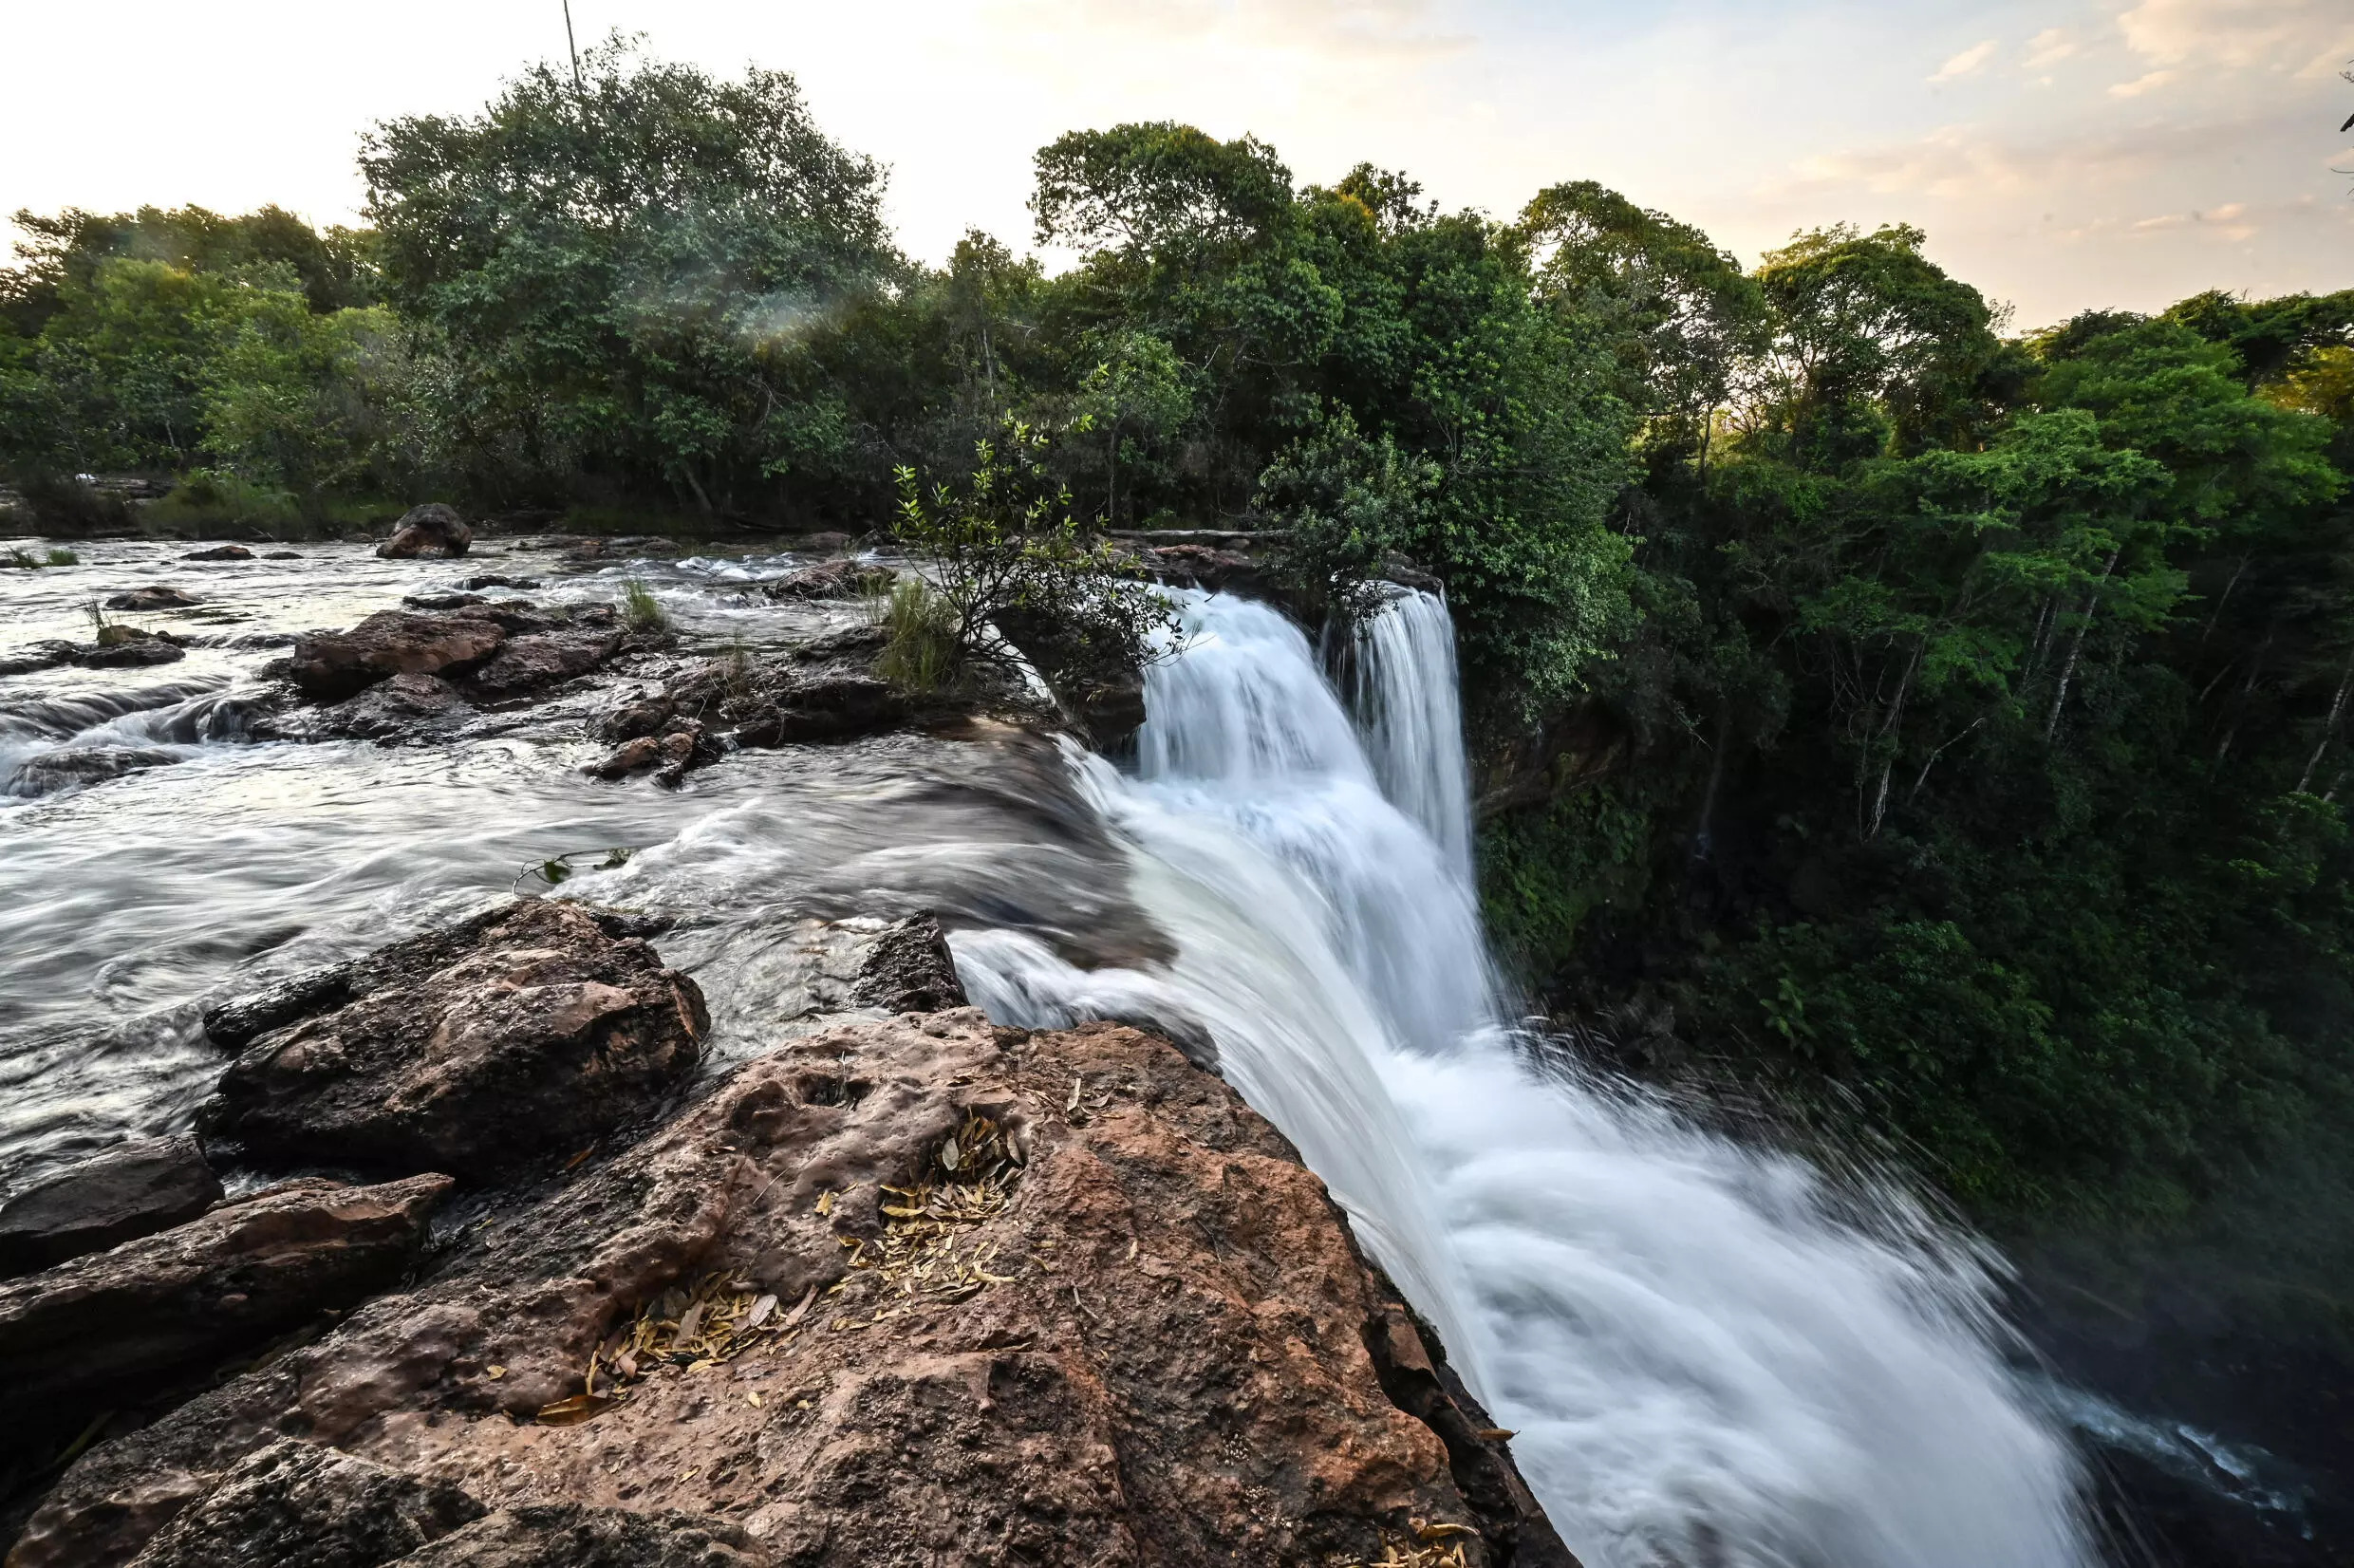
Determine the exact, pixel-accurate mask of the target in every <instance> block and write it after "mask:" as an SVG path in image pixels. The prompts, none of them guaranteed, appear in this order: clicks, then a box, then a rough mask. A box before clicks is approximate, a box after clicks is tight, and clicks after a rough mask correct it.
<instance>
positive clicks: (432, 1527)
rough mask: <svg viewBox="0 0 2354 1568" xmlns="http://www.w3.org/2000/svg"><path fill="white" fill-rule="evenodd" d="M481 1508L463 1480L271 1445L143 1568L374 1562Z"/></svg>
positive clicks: (168, 1536) (161, 1540) (182, 1519)
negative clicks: (431, 1478)
mask: <svg viewBox="0 0 2354 1568" xmlns="http://www.w3.org/2000/svg"><path fill="white" fill-rule="evenodd" d="M482 1513H483V1508H482V1504H480V1503H476V1501H475V1500H474V1499H472V1498H470V1497H468V1496H467V1495H466V1494H465V1493H463V1492H461V1491H459V1490H458V1488H457V1487H455V1486H452V1485H448V1484H437V1483H433V1482H425V1481H418V1480H415V1479H413V1478H412V1477H409V1476H404V1475H402V1474H400V1473H399V1472H398V1471H395V1470H387V1469H385V1468H384V1467H383V1465H371V1464H369V1463H368V1462H367V1461H366V1460H364V1459H357V1458H354V1457H353V1456H352V1455H350V1454H346V1453H338V1452H337V1451H336V1450H335V1449H333V1448H323V1447H319V1446H318V1445H316V1444H311V1443H296V1442H292V1441H287V1442H280V1443H272V1444H271V1445H270V1446H269V1447H266V1448H262V1449H259V1450H258V1451H256V1452H255V1453H254V1454H253V1455H252V1457H250V1458H248V1459H247V1460H246V1461H245V1462H244V1463H243V1464H240V1465H237V1466H236V1467H235V1468H234V1469H233V1470H231V1471H230V1472H229V1473H228V1474H227V1475H225V1476H223V1477H222V1478H221V1480H220V1483H219V1484H217V1485H215V1487H214V1488H213V1489H212V1490H211V1491H209V1492H207V1493H206V1494H205V1495H204V1496H203V1497H202V1498H201V1499H199V1500H197V1501H196V1503H194V1504H192V1505H191V1506H189V1507H188V1508H187V1509H186V1510H184V1511H183V1512H182V1513H181V1514H180V1515H179V1516H178V1517H177V1518H176V1519H174V1520H173V1521H172V1522H171V1523H170V1524H169V1525H167V1526H165V1527H164V1529H163V1531H162V1533H161V1534H159V1535H158V1536H157V1537H156V1539H155V1540H152V1541H150V1542H148V1544H147V1548H146V1550H144V1551H142V1552H140V1555H139V1557H138V1559H136V1568H218V1565H219V1564H222V1563H230V1562H244V1563H254V1564H261V1563H271V1564H283V1565H288V1568H291V1565H293V1564H301V1565H303V1568H375V1565H376V1564H379V1563H386V1562H393V1561H398V1560H403V1559H406V1558H407V1557H408V1555H409V1554H410V1553H411V1552H414V1551H415V1550H417V1548H419V1547H420V1546H423V1545H425V1544H426V1543H427V1542H429V1541H435V1540H440V1539H441V1538H442V1537H443V1536H446V1535H448V1534H449V1533H450V1532H451V1531H453V1530H456V1529H458V1528H459V1527H460V1526H463V1525H466V1524H471V1523H472V1522H474V1521H476V1520H477V1519H480V1518H481V1517H482ZM461 1560H462V1559H461Z"/></svg>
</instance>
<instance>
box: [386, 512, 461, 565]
mask: <svg viewBox="0 0 2354 1568" xmlns="http://www.w3.org/2000/svg"><path fill="white" fill-rule="evenodd" d="M473 544H474V530H473V529H471V528H469V527H467V526H466V522H465V519H463V518H461V517H460V516H458V513H457V512H456V511H455V510H454V509H452V508H450V507H447V506H444V505H442V504H441V503H440V502H439V501H427V502H426V503H425V504H424V505H422V506H413V507H411V508H409V509H408V511H407V512H405V513H402V516H401V520H400V522H398V523H397V524H395V525H394V526H393V531H392V537H391V538H389V539H387V540H385V541H384V542H383V544H381V545H378V546H377V547H376V553H377V554H378V555H380V556H382V557H383V558H385V559H387V560H394V561H405V560H411V559H414V558H416V557H417V556H420V555H463V554H465V553H466V551H467V550H468V548H469V547H471V546H472V545H473Z"/></svg>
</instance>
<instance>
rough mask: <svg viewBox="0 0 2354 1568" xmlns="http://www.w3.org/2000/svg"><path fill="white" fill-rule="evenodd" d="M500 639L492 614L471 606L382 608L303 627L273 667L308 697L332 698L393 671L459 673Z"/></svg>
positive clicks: (488, 653) (504, 638) (500, 629)
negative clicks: (316, 627) (349, 620)
mask: <svg viewBox="0 0 2354 1568" xmlns="http://www.w3.org/2000/svg"><path fill="white" fill-rule="evenodd" d="M506 641H507V628H506V627H505V626H504V625H500V624H499V621H498V619H497V618H496V617H495V616H493V615H489V614H486V613H483V612H482V611H480V610H477V609H464V610H455V611H450V612H447V613H419V612H411V611H407V610H397V609H382V610H378V611H377V612H376V613H375V614H373V615H371V616H369V617H368V618H367V619H365V620H364V621H362V622H361V623H360V624H359V625H355V626H352V627H351V628H349V629H348V630H346V631H311V632H305V633H303V634H302V635H301V636H299V637H297V638H295V639H294V649H293V652H292V653H291V654H290V655H289V656H288V658H286V659H285V660H284V661H282V662H281V663H278V664H277V665H276V666H274V667H273V673H275V674H279V675H283V676H284V677H285V678H286V679H288V680H289V681H292V682H293V683H294V684H295V686H296V687H297V688H298V689H299V690H300V691H301V692H302V694H303V695H304V696H305V697H308V698H309V699H310V700H313V701H317V702H338V701H341V700H344V699H345V698H346V697H350V696H353V695H354V694H356V693H357V692H359V691H360V690H361V689H363V688H364V687H366V686H371V685H374V684H375V683H376V682H377V681H384V680H389V679H390V678H391V677H393V676H396V675H444V676H446V675H453V674H458V673H462V672H464V671H465V670H468V669H471V668H472V667H474V666H475V665H476V664H478V663H482V662H483V661H484V660H486V659H488V658H490V656H491V655H492V654H494V653H496V652H497V651H498V649H499V645H500V644H503V643H505V642H506Z"/></svg>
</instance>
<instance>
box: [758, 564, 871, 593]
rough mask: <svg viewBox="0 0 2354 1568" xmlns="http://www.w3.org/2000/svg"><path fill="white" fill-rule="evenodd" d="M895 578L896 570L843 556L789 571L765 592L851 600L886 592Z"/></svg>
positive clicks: (769, 585)
mask: <svg viewBox="0 0 2354 1568" xmlns="http://www.w3.org/2000/svg"><path fill="white" fill-rule="evenodd" d="M898 580H899V573H897V572H895V571H893V570H892V569H890V568H888V567H882V566H873V565H870V564H869V563H868V562H865V561H860V560H855V559H851V558H849V557H845V558H843V559H841V560H838V561H826V562H822V563H820V564H819V565H817V566H813V567H803V568H802V569H800V570H798V571H795V572H789V573H787V574H786V575H785V576H782V577H779V578H777V579H776V581H775V582H773V583H770V584H768V585H767V586H766V588H765V591H766V592H767V594H768V596H769V597H770V598H772V599H854V598H856V597H857V596H858V595H860V594H862V593H879V592H883V591H886V590H887V589H888V588H890V586H891V585H892V584H893V583H895V582H897V581H898Z"/></svg>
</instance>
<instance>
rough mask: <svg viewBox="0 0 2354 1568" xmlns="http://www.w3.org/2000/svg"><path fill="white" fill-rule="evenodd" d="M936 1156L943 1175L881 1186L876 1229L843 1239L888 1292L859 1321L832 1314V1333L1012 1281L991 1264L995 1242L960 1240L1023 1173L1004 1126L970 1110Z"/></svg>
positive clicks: (856, 1265)
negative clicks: (880, 1218)
mask: <svg viewBox="0 0 2354 1568" xmlns="http://www.w3.org/2000/svg"><path fill="white" fill-rule="evenodd" d="M933 1163H934V1164H935V1165H936V1166H937V1167H939V1169H940V1171H941V1173H942V1175H943V1177H945V1178H946V1179H945V1180H929V1181H925V1182H922V1183H919V1184H918V1185H915V1186H912V1187H896V1186H886V1187H885V1188H884V1189H883V1192H884V1195H885V1198H886V1200H887V1201H886V1202H885V1203H884V1204H883V1234H882V1235H881V1236H879V1237H875V1238H873V1239H871V1240H862V1239H859V1238H856V1237H848V1236H846V1237H844V1238H842V1244H843V1245H845V1246H847V1247H849V1248H850V1267H851V1269H853V1270H855V1271H858V1276H859V1277H862V1278H864V1279H871V1280H873V1281H874V1282H875V1283H876V1284H878V1285H880V1286H881V1287H882V1288H883V1291H884V1293H885V1294H886V1295H887V1297H892V1298H893V1299H890V1300H887V1301H886V1302H885V1303H884V1304H882V1305H879V1306H877V1307H876V1308H875V1310H874V1312H873V1313H872V1314H871V1316H867V1317H866V1318H864V1319H863V1320H862V1319H860V1318H856V1317H851V1316H847V1315H846V1316H837V1317H835V1318H834V1319H833V1321H832V1328H833V1331H834V1332H835V1333H836V1334H848V1333H852V1332H855V1331H856V1330H859V1329H865V1328H871V1327H873V1326H874V1325H875V1324H877V1323H881V1322H884V1321H886V1320H887V1319H889V1318H892V1317H897V1316H902V1315H904V1314H906V1313H907V1312H911V1311H914V1310H915V1309H916V1308H918V1307H920V1306H924V1305H927V1304H932V1303H942V1302H952V1301H962V1300H966V1299H968V1298H969V1297H974V1296H977V1295H979V1294H980V1293H981V1291H982V1290H983V1289H985V1288H986V1287H987V1286H990V1285H1002V1284H1010V1283H1012V1277H1011V1276H1010V1275H1004V1274H998V1273H993V1272H992V1271H991V1270H990V1268H989V1265H990V1264H991V1263H992V1262H994V1261H995V1260H996V1259H997V1256H998V1246H997V1243H996V1242H994V1241H981V1242H978V1243H976V1244H974V1245H973V1246H972V1247H971V1248H970V1250H965V1246H964V1243H965V1241H966V1239H967V1237H968V1236H969V1234H970V1232H971V1231H972V1229H973V1227H975V1226H977V1225H979V1224H980V1223H981V1222H983V1221H985V1220H988V1219H991V1218H993V1217H994V1216H996V1215H998V1214H1000V1213H1001V1212H1002V1211H1003V1210H1004V1208H1005V1205H1006V1204H1008V1203H1010V1202H1011V1201H1012V1198H1013V1190H1014V1187H1015V1185H1016V1184H1017V1183H1018V1182H1019V1180H1020V1178H1021V1162H1020V1159H1019V1157H1018V1154H1017V1152H1016V1150H1015V1148H1013V1146H1012V1145H1011V1144H1010V1143H1009V1142H1008V1140H1007V1138H1006V1135H1005V1130H1004V1129H1003V1128H1001V1127H1000V1126H999V1125H998V1124H997V1123H996V1122H995V1121H993V1120H991V1119H990V1118H989V1117H986V1116H983V1115H981V1114H980V1113H979V1112H978V1111H967V1112H966V1113H965V1117H964V1121H963V1123H962V1125H961V1126H959V1127H958V1129H957V1130H956V1132H955V1133H954V1134H953V1135H952V1136H950V1137H949V1138H948V1139H947V1140H946V1141H945V1142H943V1144H942V1145H941V1147H940V1148H939V1150H938V1151H937V1152H936V1153H935V1155H934V1157H933Z"/></svg>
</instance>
